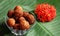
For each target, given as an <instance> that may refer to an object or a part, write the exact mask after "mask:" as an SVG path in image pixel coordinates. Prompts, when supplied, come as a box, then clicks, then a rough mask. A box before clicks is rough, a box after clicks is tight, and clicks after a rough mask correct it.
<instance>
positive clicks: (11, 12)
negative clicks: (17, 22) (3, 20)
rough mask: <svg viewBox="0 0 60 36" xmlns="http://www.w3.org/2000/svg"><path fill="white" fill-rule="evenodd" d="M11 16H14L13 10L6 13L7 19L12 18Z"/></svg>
mask: <svg viewBox="0 0 60 36" xmlns="http://www.w3.org/2000/svg"><path fill="white" fill-rule="evenodd" d="M13 14H14V10H9V11H8V13H7V16H8V17H9V18H11V17H13Z"/></svg>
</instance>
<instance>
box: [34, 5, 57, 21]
mask: <svg viewBox="0 0 60 36" xmlns="http://www.w3.org/2000/svg"><path fill="white" fill-rule="evenodd" d="M35 14H36V15H37V18H38V19H39V20H40V21H42V22H47V21H51V20H52V19H53V18H55V17H56V9H55V7H54V6H52V5H49V4H38V5H37V7H36V9H35Z"/></svg>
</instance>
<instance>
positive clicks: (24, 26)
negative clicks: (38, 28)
mask: <svg viewBox="0 0 60 36" xmlns="http://www.w3.org/2000/svg"><path fill="white" fill-rule="evenodd" d="M29 28H30V25H29V22H28V21H26V20H23V21H21V22H20V29H21V30H26V29H29Z"/></svg>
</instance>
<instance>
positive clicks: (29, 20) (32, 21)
mask: <svg viewBox="0 0 60 36" xmlns="http://www.w3.org/2000/svg"><path fill="white" fill-rule="evenodd" d="M26 20H27V21H28V22H29V24H33V23H34V22H35V18H34V16H33V15H32V14H29V15H28V16H27V17H26Z"/></svg>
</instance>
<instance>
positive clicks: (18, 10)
mask: <svg viewBox="0 0 60 36" xmlns="http://www.w3.org/2000/svg"><path fill="white" fill-rule="evenodd" d="M14 15H15V16H16V17H21V16H23V9H22V7H20V6H16V7H15V8H14Z"/></svg>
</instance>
